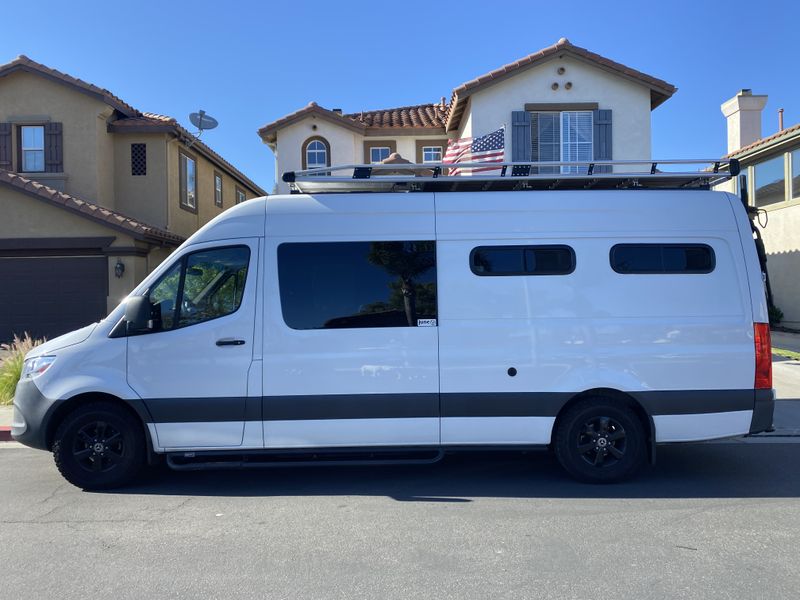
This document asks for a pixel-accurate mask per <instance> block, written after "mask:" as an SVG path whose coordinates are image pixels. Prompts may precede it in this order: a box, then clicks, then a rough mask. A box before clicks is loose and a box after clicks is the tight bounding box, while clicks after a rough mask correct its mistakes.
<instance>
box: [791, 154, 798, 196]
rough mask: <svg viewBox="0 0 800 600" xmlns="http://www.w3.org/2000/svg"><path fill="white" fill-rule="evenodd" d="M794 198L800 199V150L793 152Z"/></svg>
mask: <svg viewBox="0 0 800 600" xmlns="http://www.w3.org/2000/svg"><path fill="white" fill-rule="evenodd" d="M791 160H792V198H800V150H795V151H794V152H792V159H791Z"/></svg>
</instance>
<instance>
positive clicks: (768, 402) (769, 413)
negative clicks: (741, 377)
mask: <svg viewBox="0 0 800 600" xmlns="http://www.w3.org/2000/svg"><path fill="white" fill-rule="evenodd" d="M755 392H756V394H755V404H754V405H753V418H752V420H751V421H750V433H761V432H763V431H771V430H772V418H773V415H774V413H775V390H756V391H755Z"/></svg>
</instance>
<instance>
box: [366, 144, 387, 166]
mask: <svg viewBox="0 0 800 600" xmlns="http://www.w3.org/2000/svg"><path fill="white" fill-rule="evenodd" d="M391 153H392V151H391V149H390V148H389V147H388V146H373V147H372V148H370V149H369V162H371V163H379V162H383V161H384V160H386V159H387V158H389V155H390V154H391Z"/></svg>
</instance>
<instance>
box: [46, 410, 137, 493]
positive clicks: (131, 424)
mask: <svg viewBox="0 0 800 600" xmlns="http://www.w3.org/2000/svg"><path fill="white" fill-rule="evenodd" d="M144 443H145V441H144V435H143V432H142V426H141V423H139V422H138V420H137V419H136V418H135V417H133V415H131V414H130V413H129V412H128V411H126V410H125V409H124V408H122V407H120V406H117V405H115V404H112V403H110V402H93V403H91V404H85V405H83V406H81V407H78V408H77V409H75V410H74V411H73V412H71V413H69V414H68V415H67V416H66V417H65V418H64V420H63V421H62V422H61V425H60V426H59V427H58V430H57V431H56V435H55V441H54V442H53V458H54V459H55V463H56V467H57V468H58V470H59V472H60V473H61V475H63V476H64V479H66V480H67V481H69V482H70V483H71V484H73V485H75V486H77V487H79V488H83V489H85V490H102V489H109V488H115V487H120V486H123V485H125V484H127V483H130V482H131V481H133V479H134V478H135V477H136V475H138V473H139V471H140V470H141V468H142V466H143V465H144V461H145V447H144Z"/></svg>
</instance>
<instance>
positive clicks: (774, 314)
mask: <svg viewBox="0 0 800 600" xmlns="http://www.w3.org/2000/svg"><path fill="white" fill-rule="evenodd" d="M781 321H783V311H782V310H781V309H780V308H778V307H777V306H775V305H772V306H770V307H769V322H770V323H771V324H772V325H777V324H778V323H780V322H781Z"/></svg>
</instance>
